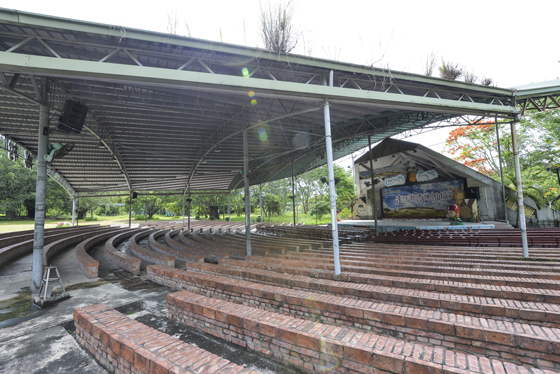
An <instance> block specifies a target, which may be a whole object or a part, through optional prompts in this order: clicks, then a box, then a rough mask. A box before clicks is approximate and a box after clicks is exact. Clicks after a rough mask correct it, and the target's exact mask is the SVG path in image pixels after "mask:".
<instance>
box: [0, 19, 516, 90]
mask: <svg viewBox="0 0 560 374" xmlns="http://www.w3.org/2000/svg"><path fill="white" fill-rule="evenodd" d="M0 23H11V24H14V25H20V26H28V27H39V28H46V29H50V30H61V31H66V32H79V33H88V34H96V35H100V36H102V37H104V38H107V37H109V38H115V40H117V41H118V40H121V39H134V40H140V41H145V42H150V43H157V44H158V45H167V46H169V45H173V46H177V47H184V48H194V49H200V50H206V51H210V52H219V53H226V54H233V55H238V56H242V57H245V58H246V61H238V62H236V63H235V66H242V65H243V63H244V62H245V63H249V62H251V61H253V60H255V59H259V60H263V59H264V60H270V61H275V62H282V63H286V64H291V65H303V66H309V67H314V68H320V69H326V70H327V71H328V70H335V71H343V72H348V73H353V74H365V75H376V76H380V77H387V78H392V79H403V80H407V81H414V82H418V83H426V84H431V85H439V86H444V87H454V88H461V89H468V90H476V91H479V92H485V93H487V94H496V95H511V90H508V89H502V88H496V87H485V86H478V85H472V84H469V83H465V82H458V81H450V80H447V79H441V78H435V77H428V76H425V75H420V74H412V73H405V72H398V71H389V70H388V69H379V68H374V67H371V66H364V65H358V64H349V63H344V62H338V61H331V60H326V59H319V58H312V57H307V56H301V55H294V54H288V53H276V52H273V51H269V50H264V49H259V48H252V47H247V46H239V45H235V44H227V43H221V42H214V41H209V40H203V39H194V38H188V37H184V36H178V35H171V34H167V33H159V32H154V31H147V30H139V29H134V28H125V27H123V26H116V25H108V24H101V23H94V22H87V21H80V20H73V19H67V18H61V17H53V16H47V15H42V14H35V13H29V12H21V11H14V10H11V9H5V8H0ZM115 47H118V45H115Z"/></svg>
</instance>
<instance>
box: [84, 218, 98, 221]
mask: <svg viewBox="0 0 560 374" xmlns="http://www.w3.org/2000/svg"><path fill="white" fill-rule="evenodd" d="M85 220H86V221H97V217H86V218H85Z"/></svg>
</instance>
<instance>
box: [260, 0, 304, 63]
mask: <svg viewBox="0 0 560 374" xmlns="http://www.w3.org/2000/svg"><path fill="white" fill-rule="evenodd" d="M293 14H294V6H293V3H292V2H291V0H288V1H286V2H277V3H276V4H271V3H270V2H269V3H268V7H265V8H263V5H262V3H261V14H260V19H259V22H260V36H261V40H262V42H263V44H264V47H265V48H267V49H271V50H273V51H274V52H277V53H279V52H285V53H288V52H291V51H292V50H293V49H294V48H295V47H296V45H297V42H298V35H297V32H296V30H295V28H294V26H293V24H292V17H293Z"/></svg>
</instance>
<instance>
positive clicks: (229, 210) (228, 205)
mask: <svg viewBox="0 0 560 374" xmlns="http://www.w3.org/2000/svg"><path fill="white" fill-rule="evenodd" d="M227 214H228V217H229V222H231V190H229V195H228V203H227Z"/></svg>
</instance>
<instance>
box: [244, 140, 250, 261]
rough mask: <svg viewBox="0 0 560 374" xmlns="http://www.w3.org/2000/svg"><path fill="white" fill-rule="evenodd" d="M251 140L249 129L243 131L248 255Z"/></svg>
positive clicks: (248, 245)
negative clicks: (249, 138) (249, 139)
mask: <svg viewBox="0 0 560 374" xmlns="http://www.w3.org/2000/svg"><path fill="white" fill-rule="evenodd" d="M248 143H249V141H248V139H247V130H245V131H243V187H244V190H245V191H244V194H245V239H246V241H247V256H251V196H249V195H250V194H249V144H248Z"/></svg>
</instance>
